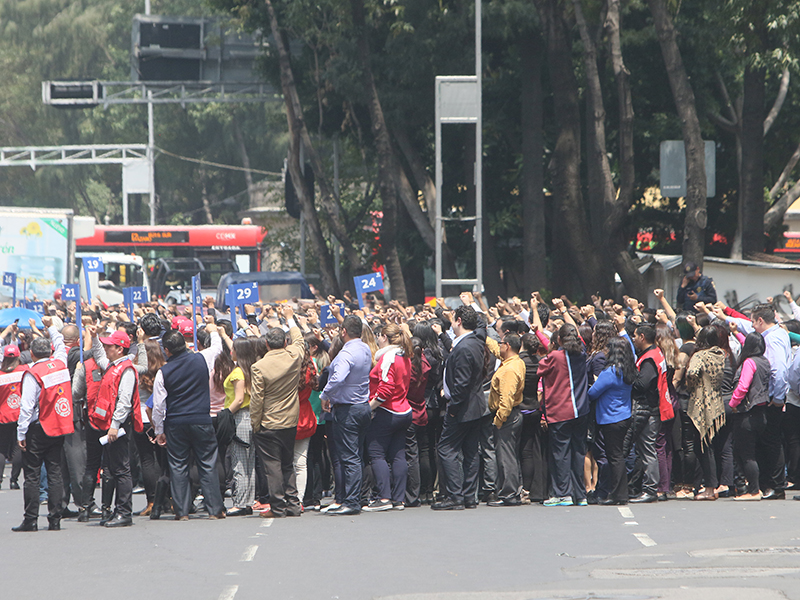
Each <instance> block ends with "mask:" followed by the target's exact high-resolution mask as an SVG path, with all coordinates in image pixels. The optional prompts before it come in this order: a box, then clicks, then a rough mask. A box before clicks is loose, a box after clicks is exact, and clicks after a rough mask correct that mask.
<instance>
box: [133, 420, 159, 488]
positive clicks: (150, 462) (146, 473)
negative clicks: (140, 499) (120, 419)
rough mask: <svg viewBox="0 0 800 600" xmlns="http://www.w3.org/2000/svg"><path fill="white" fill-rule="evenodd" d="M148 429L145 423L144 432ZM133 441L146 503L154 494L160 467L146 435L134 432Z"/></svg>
mask: <svg viewBox="0 0 800 600" xmlns="http://www.w3.org/2000/svg"><path fill="white" fill-rule="evenodd" d="M149 427H150V425H149V424H148V423H145V431H146V430H147V429H148V428H149ZM133 439H134V441H135V442H136V449H137V450H138V451H139V461H140V462H141V465H142V483H143V485H144V493H145V495H146V496H147V501H148V502H152V501H153V498H155V494H156V483H157V482H158V478H159V476H160V475H161V467H160V466H159V464H158V459H157V458H156V444H154V443H153V442H151V441H150V438H149V437H148V436H147V434H146V433H144V432H142V433H137V432H134V434H133Z"/></svg>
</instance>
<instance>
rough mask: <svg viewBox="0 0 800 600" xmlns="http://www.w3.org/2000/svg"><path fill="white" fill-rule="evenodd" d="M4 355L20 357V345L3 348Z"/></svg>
mask: <svg viewBox="0 0 800 600" xmlns="http://www.w3.org/2000/svg"><path fill="white" fill-rule="evenodd" d="M3 356H5V357H10V356H13V357H14V358H19V346H6V349H5V350H3Z"/></svg>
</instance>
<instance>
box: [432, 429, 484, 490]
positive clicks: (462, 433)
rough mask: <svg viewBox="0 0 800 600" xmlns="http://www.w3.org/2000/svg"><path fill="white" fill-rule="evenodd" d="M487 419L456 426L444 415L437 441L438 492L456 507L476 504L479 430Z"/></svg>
mask: <svg viewBox="0 0 800 600" xmlns="http://www.w3.org/2000/svg"><path fill="white" fill-rule="evenodd" d="M489 419H490V417H482V418H480V419H475V420H474V421H466V422H464V423H460V422H458V421H457V420H456V419H455V417H451V416H450V413H447V414H446V415H445V417H444V427H443V428H442V437H441V438H439V448H438V454H439V467H440V471H439V489H440V491H442V490H443V491H444V494H445V495H446V496H448V497H449V498H450V499H451V500H453V501H454V502H456V503H457V504H464V502H465V501H466V502H467V504H470V503H473V502H477V499H478V469H479V466H480V456H479V454H478V446H479V444H480V439H481V429H482V428H483V427H484V426H485V425H484V424H485V422H486V421H487V420H489Z"/></svg>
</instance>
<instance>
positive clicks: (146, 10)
mask: <svg viewBox="0 0 800 600" xmlns="http://www.w3.org/2000/svg"><path fill="white" fill-rule="evenodd" d="M144 14H146V15H149V14H150V0H144Z"/></svg>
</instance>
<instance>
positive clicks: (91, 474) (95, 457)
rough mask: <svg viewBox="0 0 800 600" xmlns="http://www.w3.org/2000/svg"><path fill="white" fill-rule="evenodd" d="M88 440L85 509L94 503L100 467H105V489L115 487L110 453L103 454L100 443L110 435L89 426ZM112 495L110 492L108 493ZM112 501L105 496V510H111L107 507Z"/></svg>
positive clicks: (84, 479) (84, 491) (86, 435)
mask: <svg viewBox="0 0 800 600" xmlns="http://www.w3.org/2000/svg"><path fill="white" fill-rule="evenodd" d="M84 433H85V438H86V469H85V470H84V474H83V485H82V486H81V488H82V490H83V507H84V508H86V507H89V506H90V505H91V504H92V503H93V502H94V488H95V487H96V484H97V473H98V471H99V470H100V466H101V465H102V466H103V488H104V489H110V486H112V485H113V483H114V482H113V480H112V478H111V466H110V465H109V463H108V453H104V452H103V448H104V447H103V445H102V444H101V443H100V438H101V437H103V436H104V435H106V433H108V432H107V431H98V430H97V429H95V428H94V427H92V426H90V425H87V426H86V428H85V430H84ZM126 441H127V440H126ZM108 493H110V492H108ZM107 502H108V504H110V500H108V499H107V498H106V496H105V495H104V496H103V502H102V505H103V508H111V507H110V506H107Z"/></svg>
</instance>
